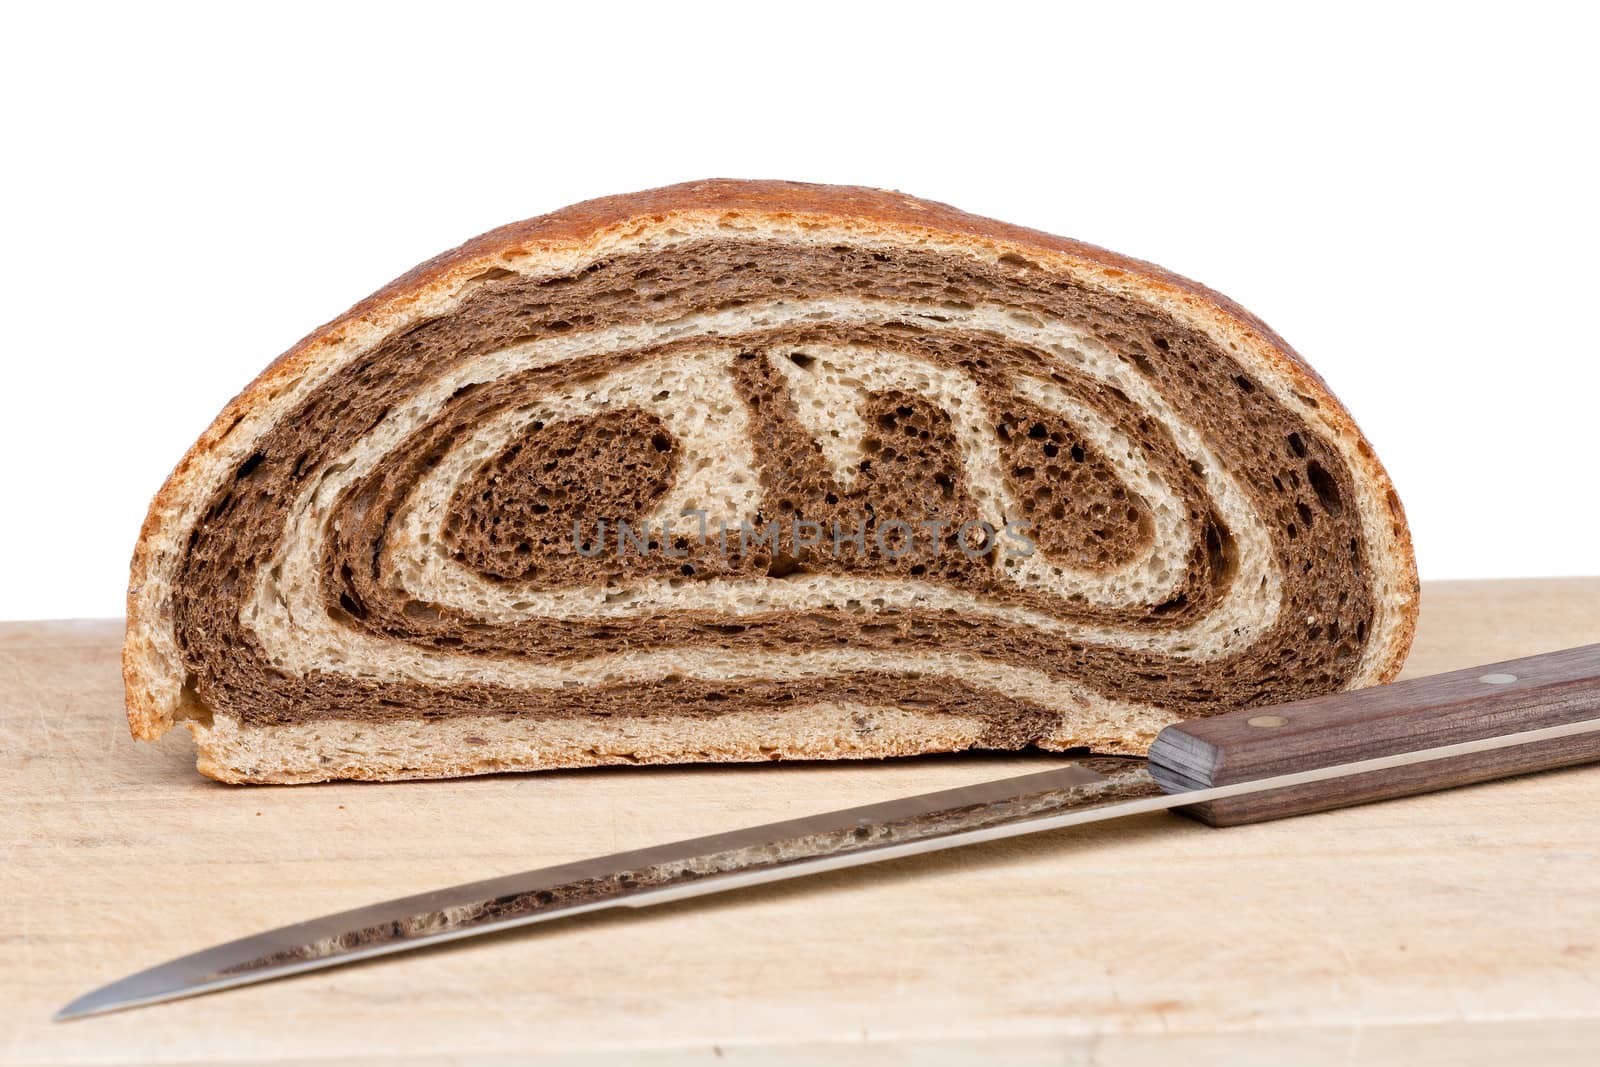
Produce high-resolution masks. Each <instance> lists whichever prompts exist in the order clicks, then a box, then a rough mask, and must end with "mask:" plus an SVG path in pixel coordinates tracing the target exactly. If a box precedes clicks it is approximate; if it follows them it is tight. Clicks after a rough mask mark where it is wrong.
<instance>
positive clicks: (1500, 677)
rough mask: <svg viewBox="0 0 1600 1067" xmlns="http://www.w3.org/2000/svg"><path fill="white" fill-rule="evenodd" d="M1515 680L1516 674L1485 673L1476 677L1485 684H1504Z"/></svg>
mask: <svg viewBox="0 0 1600 1067" xmlns="http://www.w3.org/2000/svg"><path fill="white" fill-rule="evenodd" d="M1516 680H1517V676H1516V675H1514V674H1485V675H1481V676H1479V678H1478V681H1480V682H1482V683H1484V684H1485V685H1506V684H1508V683H1510V682H1514V681H1516Z"/></svg>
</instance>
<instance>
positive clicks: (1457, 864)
mask: <svg viewBox="0 0 1600 1067" xmlns="http://www.w3.org/2000/svg"><path fill="white" fill-rule="evenodd" d="M119 641H120V625H119V624H117V623H113V622H42V623H11V624H4V625H0V682H3V684H0V716H3V717H0V783H3V794H0V804H3V805H4V818H3V820H0V890H3V898H0V899H3V903H4V909H3V912H0V916H3V918H0V922H3V924H4V925H3V927H0V944H3V949H0V1062H3V1063H8V1064H10V1063H16V1064H24V1063H88V1062H93V1063H122V1062H129V1063H147V1062H149V1063H155V1062H162V1063H166V1062H193V1061H205V1062H212V1061H226V1062H262V1061H274V1062H281V1061H295V1062H304V1061H317V1060H323V1061H330V1060H339V1061H344V1062H351V1061H366V1060H372V1061H381V1062H384V1063H394V1062H401V1063H413V1062H435V1061H446V1060H448V1061H449V1062H453V1063H459V1062H478V1061H486V1060H503V1059H504V1058H507V1057H514V1056H520V1055H524V1054H527V1053H545V1054H548V1055H551V1056H553V1057H555V1058H557V1059H560V1060H575V1059H583V1060H585V1062H595V1061H597V1060H598V1061H600V1062H615V1063H677V1062H706V1063H710V1062H712V1061H713V1060H732V1061H738V1060H740V1059H746V1060H748V1059H753V1058H756V1057H758V1056H766V1057H768V1058H779V1059H782V1060H784V1062H809V1061H811V1060H814V1059H819V1058H823V1057H826V1058H827V1059H828V1060H829V1061H830V1062H845V1063H851V1062H857V1061H871V1062H880V1061H893V1062H897V1063H898V1062H904V1061H907V1060H913V1059H914V1060H916V1061H918V1062H923V1061H928V1062H966V1061H971V1060H979V1061H988V1060H991V1059H992V1058H996V1057H1004V1058H1005V1059H1007V1060H1008V1061H1012V1062H1015V1061H1023V1062H1041V1063H1080V1062H1083V1063H1088V1062H1094V1063H1106V1064H1116V1063H1157V1062H1160V1063H1162V1064H1170V1063H1173V1062H1179V1063H1192V1062H1197V1061H1206V1060H1218V1061H1226V1062H1229V1063H1262V1064H1274V1065H1276V1064H1279V1063H1282V1062H1290V1061H1293V1062H1310V1061H1316V1060H1333V1059H1338V1060H1344V1059H1346V1058H1347V1057H1349V1056H1356V1057H1359V1058H1362V1059H1366V1060H1380V1061H1381V1060H1393V1061H1396V1062H1405V1063H1408V1064H1417V1063H1424V1064H1425V1063H1435V1062H1437V1063H1441V1064H1443V1063H1451V1064H1454V1063H1462V1062H1484V1063H1491V1062H1498V1061H1500V1060H1502V1059H1507V1058H1512V1057H1515V1059H1516V1060H1517V1061H1518V1062H1528V1061H1530V1060H1533V1059H1544V1060H1549V1061H1558V1062H1569V1061H1570V1062H1593V1056H1594V1054H1595V1050H1596V1049H1600V766H1595V767H1585V768H1578V769H1574V770H1568V771H1557V772H1553V773H1549V774H1545V775H1541V776H1536V777H1533V778H1526V779H1520V780H1515V781H1507V782H1500V783H1495V784H1491V785H1487V786H1479V787H1474V788H1470V789H1465V790H1459V791H1456V792H1454V793H1448V794H1440V795H1434V796H1429V797H1419V798H1415V799H1411V800H1403V801H1395V802H1391V803H1387V804H1380V805H1373V806H1369V807H1366V808H1360V809H1354V810H1350V811H1343V812H1333V813H1328V814H1324V815H1313V816H1307V817H1304V818H1300V819H1294V820H1289V821H1286V822H1281V823H1271V824H1267V825H1262V826H1247V827H1240V828H1236V829H1230V830H1210V829H1207V828H1205V827H1202V826H1199V825H1197V824H1194V823H1191V822H1188V821H1186V820H1184V819H1182V818H1179V817H1175V816H1170V815H1151V816H1146V817H1141V818H1138V819H1134V820H1128V821H1124V822H1120V823H1112V824H1100V825H1096V826H1091V827H1085V828H1081V829H1078V830H1067V831H1060V832H1057V833H1053V834H1047V835H1039V836H1035V837H1029V838H1022V839H1018V840H1013V841H1006V842H998V843H994V844H991V845H985V846H980V847H975V848H971V849H965V850H960V851H957V852H952V853H942V854H938V855H933V856H924V857H918V858H916V859H913V860H906V861H901V862H898V863H895V864H890V865H883V866H876V867H869V868H864V869H861V870H857V871H846V872H839V873H837V874H833V875H825V876H821V877H818V878H814V879H811V880H809V881H805V882H797V883H789V884H784V885H778V886H771V887H765V888H761V889H755V890H748V891H745V892H742V893H738V894H735V895H731V896H726V897H716V898H711V899H709V900H703V901H693V902H687V903H683V904H678V905H670V906H665V907H661V908H657V909H652V910H648V911H643V912H622V913H612V914H609V915H600V916H593V917H586V918H580V919H576V920H571V921H568V922H565V923H560V924H554V925H551V926H546V927H538V928H534V929H530V930H524V931H518V932H512V933H508V934H505V935H501V936H498V937H493V938H489V939H482V940H478V941H475V942H470V943H467V944H463V945H458V946H451V947H446V948H442V949H436V950H433V951H428V952H423V953H418V954H415V955H412V956H409V957H397V958H392V959H389V960H382V961H375V962H372V963H368V964H364V965H359V966H355V967H348V968H344V969H341V970H336V971H330V972H325V973H321V974H316V975H311V976H307V977H303V978H297V979H291V980H288V981H283V982H278V983H274V984H269V985H264V986H256V987H252V988H249V989H244V990H239V991H235V992H230V993H224V994H221V995H217V996H212V997H205V998H201V999H196V1000H189V1001H183V1002H178V1003H174V1004H168V1005H162V1006H157V1007H152V1008H145V1009H140V1010H136V1011H132V1012H128V1013H124V1014H121V1015H114V1016H106V1017H102V1018H94V1019H88V1020H83V1021H79V1022H73V1023H65V1024H56V1023H52V1022H50V1021H49V1017H50V1015H51V1013H52V1012H53V1011H54V1010H55V1009H56V1008H58V1007H59V1006H60V1005H61V1004H63V1003H64V1002H66V1001H67V1000H68V999H70V998H71V997H73V996H74V995H76V994H78V993H82V992H84V991H85V990H87V989H88V988H89V987H91V986H96V985H99V984H101V983H103V982H106V981H109V980H111V979H114V978H118V977H121V976H122V975H124V974H126V973H128V972H130V971H133V970H136V969H139V968H142V967H145V966H148V965H150V964H153V963H157V962H160V961H162V960H165V959H167V958H169V957H171V956H175V955H178V954H181V953H185V952H189V951H191V950H194V949H197V948H201V947H204V946H206V945H209V944H211V943H213V942H216V941H222V940H226V939H230V938H234V937H238V936H241V935H243V934H248V933H252V932H255V931H256V930H258V929H260V928H262V927H266V926H275V925H278V924H281V923H287V922H292V921H295V920H298V919H302V918H307V917H310V916H312V915H316V914H319V913H322V912H327V911H334V910H338V909H342V908H348V907H354V906H356V905H360V904H365V903H368V902H371V901H373V900H376V899H379V898H383V897H388V896H397V895H400V894H404V893H412V892H416V891H418V890H421V889H426V888H429V887H433V886H438V885H443V884H448V883H451V882H456V881H462V880H466V879H472V878H482V877H486V876H489V875H494V874H501V873H508V872H512V871H517V870H521V869H524V868H527V867H534V866H540V865H543V864H550V863H559V862H563V861H566V860H573V859H577V858H580V857H583V856H586V855H589V854H592V853H596V852H604V851H611V850H615V849H626V848H633V847H637V846H641V845H646V844H650V843H653V842H659V841H663V840H667V839H672V838H677V837H682V836H687V835H693V834H702V833H710V832H714V831H717V830H724V829H731V828H733V827H736V826H739V825H743V824H748V823H753V822H762V821H767V820H770V819H779V818H786V817H790V816H795V815H800V814H805V813H808V812H811V811H814V810H818V809H822V808H831V807H838V806H842V805H849V804H861V803H867V802H869V801H873V800H878V799H882V798H885V797H889V796H893V795H896V794H904V793H914V792H920V791H923V790H928V789H939V788H946V787H949V786H953V785H958V784H962V783H966V782H972V781H977V780H981V779H984V778H989V777H997V776H1000V775H1005V774H1017V773H1024V772H1027V771H1030V770H1042V769H1045V768H1047V767H1051V766H1055V765H1058V764H1059V763H1060V762H1061V761H1060V760H1059V759H1056V758H1053V757H1047V756H1026V755H1025V756H1013V757H995V756H976V757H970V756H957V757H937V758H929V759H918V760H905V761H899V762H893V763H881V764H832V765H826V764H790V765H764V766H756V767H708V768H694V769H670V768H668V769H660V768H639V769H614V770H599V771H580V772H562V773H550V774H542V775H525V776H501V777H494V778H479V779H470V780H462V781H451V782H431V783H410V784H400V785H329V786H302V787H277V788H273V787H228V786H223V785H218V784H216V783H213V782H210V781H207V780H205V779H203V778H200V777H199V776H198V775H197V774H196V773H195V772H194V769H193V767H192V764H191V762H190V759H191V757H190V753H189V751H188V748H187V744H186V742H185V741H184V740H183V739H182V738H181V737H180V736H178V735H176V734H175V735H173V736H171V737H169V738H168V739H167V741H166V742H164V743H163V744H161V745H158V746H150V745H136V744H134V743H133V742H132V741H130V740H129V739H128V734H127V730H126V727H125V725H124V724H123V722H122V719H121V701H122V692H121V683H120V680H119V677H118V670H117V647H118V643H119ZM1593 641H1600V579H1570V580H1560V581H1508V582H1486V583H1446V584H1435V585H1430V586H1427V587H1426V588H1425V592H1424V598H1423V616H1422V625H1421V630H1420V632H1419V634H1418V638H1417V645H1416V650H1415V651H1414V652H1413V654H1412V658H1411V662H1410V664H1409V667H1408V671H1407V673H1408V674H1409V675H1416V674H1426V673H1432V672H1435V671H1442V670H1449V669H1453V668H1457V667H1465V666H1470V665H1472V664H1475V663H1479V662H1484V661H1489V660H1496V659H1504V658H1509V657H1513V656H1521V655H1528V654H1531V653H1535V652H1543V651H1548V650H1551V649H1554V648H1558V647H1562V646H1566V645H1575V644H1583V643H1587V642H1593Z"/></svg>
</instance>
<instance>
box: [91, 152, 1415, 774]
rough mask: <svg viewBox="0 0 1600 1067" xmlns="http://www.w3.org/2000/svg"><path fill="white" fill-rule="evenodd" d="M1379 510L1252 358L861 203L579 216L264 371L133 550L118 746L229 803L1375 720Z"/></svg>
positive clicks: (1054, 244) (864, 194)
mask: <svg viewBox="0 0 1600 1067" xmlns="http://www.w3.org/2000/svg"><path fill="white" fill-rule="evenodd" d="M1416 605H1417V582H1416V571H1415V565H1414V562H1413V559H1412V553H1411V545H1410V540H1409V535H1408V533H1407V530H1406V525H1405V520H1404V517H1403V515H1402V512H1401V508H1400V503H1399V501H1398V499H1397V498H1396V496H1395V493H1394V490H1393V488H1392V486H1391V485H1390V482H1389V478H1388V477H1387V476H1386V474H1385V473H1384V470H1383V468H1382V467H1381V466H1380V465H1379V463H1378V460H1377V458H1376V457H1375V456H1374V454H1373V452H1372V449H1371V448H1370V447H1369V446H1368V444H1367V442H1366V441H1365V440H1364V439H1363V438H1362V436H1361V433H1360V431H1359V430H1358V429H1357V428H1356V426H1355V423H1354V422H1353V421H1352V420H1351V418H1350V416H1349V415H1348V414H1347V413H1346V411H1345V409H1344V408H1343V407H1342V406H1341V405H1340V404H1339V402H1338V401H1337V400H1336V399H1335V398H1334V397H1333V395H1332V394H1331V393H1330V392H1329V391H1328V389H1327V388H1326V386H1325V385H1324V384H1323V382H1322V381H1321V379H1319V378H1318V377H1317V376H1316V374H1315V373H1313V372H1312V371H1311V369H1310V368H1309V367H1307V366H1306V365H1305V364H1304V363H1303V362H1302V361H1301V360H1300V359H1299V358H1298V357H1297V356H1296V355H1295V354H1294V353H1293V352H1292V351H1291V350H1290V349H1289V347H1288V346H1287V345H1286V344H1285V343H1284V342H1283V341H1282V340H1280V339H1279V338H1278V337H1277V335H1275V334H1274V333H1272V332H1271V331H1270V330H1269V329H1268V328H1267V327H1266V326H1265V325H1263V324H1262V323H1261V322H1259V321H1257V320H1256V319H1254V318H1253V317H1251V316H1250V315H1249V314H1248V313H1246V312H1245V311H1243V310H1242V309H1240V308H1239V307H1237V306H1236V305H1234V304H1232V303H1230V302H1229V301H1227V300H1226V299H1224V298H1222V297H1220V296H1218V295H1217V294H1215V293H1212V292H1210V291H1208V290H1206V289H1204V288H1202V287H1200V286H1198V285H1195V284H1194V283H1192V282H1188V281H1185V280H1183V279H1181V278H1178V277H1175V276H1173V275H1171V274H1168V273H1167V272H1165V271H1163V270H1160V269H1159V268H1156V267H1153V266H1150V265H1148V264H1145V263H1140V262H1137V261H1134V260H1130V259H1126V258H1123V257H1121V256H1117V255H1113V254H1110V253H1107V252H1104V251H1101V250H1099V249H1096V248H1091V247H1089V246H1086V245H1082V244H1079V243H1077V242H1074V241H1069V240H1065V239H1062V238H1058V237H1051V236H1048V235H1046V234H1043V233H1038V232H1035V231H1032V230H1026V229H1021V228H1018V227H1015V226H1009V225H1005V224H1001V223H997V222H993V221H990V220H986V219H981V218H977V217H974V216H971V215H967V214H964V213H962V212H959V211H956V210H954V209H952V208H949V207H946V206H944V205H941V204H936V203H931V202H928V201H923V200H917V199H914V198H912V197H908V196H903V195H900V194H898V193H890V192H883V191H879V190H872V189H861V188H846V187H833V186H816V185H800V184H794V183H788V182H740V181H707V182H696V183H691V184H686V185H679V186H673V187H671V188H666V189H658V190H654V191H651V192H646V193H640V194H637V195H633V196H620V197H611V198H607V199H602V200H595V201H590V202H588V203H585V204H580V205H578V206H576V207H572V208H568V209H566V210H564V211H560V212H557V213H555V214H553V215H546V216H544V217H542V218H537V219H532V220H530V221H527V222H522V223H517V224H514V225H511V226H507V227H505V228H502V229H499V230H496V231H494V232H492V233H488V234H485V235H484V236H482V237H479V238H477V239H475V240H473V241H470V242H468V243H467V244H465V245H463V246H461V247H460V248H458V249H456V250H454V251H452V252H448V253H446V254H444V255H443V256H440V257H439V258H437V259H435V260H433V261H431V262H429V263H426V264H424V265H423V266H421V267H418V268H417V269H416V270H414V271H412V272H411V273H409V274H407V275H406V276H405V277H403V278H401V279H399V280H398V281H396V282H394V283H393V284H391V285H389V286H388V287H386V288H384V289H383V290H381V291H380V292H378V293H377V294H375V295H374V296H372V297H370V298H368V299H367V300H365V301H363V302H362V303H360V304H358V305H357V306H356V307H355V308H354V309H352V310H351V311H350V312H349V313H348V314H346V315H344V316H343V317H342V318H340V319H338V320H337V321H335V322H333V323H330V324H329V325H327V326H324V327H322V328H321V329H319V330H317V331H316V332H315V333H313V334H311V335H310V336H309V337H307V338H306V339H305V340H304V341H302V342H300V343H299V344H298V345H296V346H295V347H294V348H293V349H291V350H290V351H289V352H288V353H286V354H285V355H284V356H282V357H281V358H279V359H278V360H277V361H276V362H275V363H273V364H272V365H271V366H270V367H268V368H267V370H266V371H265V373H263V374H262V375H261V376H260V377H259V378H258V379H256V381H255V382H254V383H252V384H251V385H250V386H249V388H247V389H246V390H245V391H244V392H243V393H242V394H240V396H239V397H238V398H237V399H235V400H234V401H233V402H232V403H231V404H230V405H228V407H227V408H226V410H224V411H223V412H222V414H221V415H219V416H218V417H217V420H216V421H215V422H214V423H213V424H212V426H211V428H210V429H209V430H207V431H206V433H205V435H204V436H203V437H201V439H200V440H199V441H198V442H197V443H196V444H195V445H194V447H193V448H192V449H190V451H189V453H188V455H186V456H185V457H184V458H183V460H182V462H181V463H180V464H179V465H178V467H177V469H176V471H174V473H173V474H172V476H171V478H170V479H169V480H168V481H167V484H166V485H165V486H164V487H163V488H162V490H161V492H160V493H159V495H158V496H157V497H156V499H155V502H154V503H153V504H152V506H151V509H150V513H149V517H148V519H147V520H146V522H145V525H144V529H143V531H142V533H141V535H140V539H139V544H138V547H137V549H136V552H135V555H134V559H133V568H132V580H131V585H130V588H129V592H128V630H127V640H126V644H125V646H124V651H123V664H124V675H125V680H126V683H127V706H128V719H129V722H130V724H131V726H132V729H133V733H134V734H135V736H137V737H140V738H143V739H147V740H153V739H155V738H157V737H160V736H161V735H162V734H163V733H165V732H166V731H167V730H168V729H169V728H171V727H172V726H173V725H174V724H175V723H182V724H183V725H185V726H187V727H188V728H189V729H190V731H191V732H192V733H193V735H194V737H195V739H196V741H197V745H198V753H199V767H200V769H201V771H203V772H204V773H206V774H208V775H211V776H213V777H216V778H220V779H224V780H227V781H237V782H309V781H318V780H325V779H334V778H362V779H398V778H421V777H438V776H446V775H462V774H477V773H485V772H492V771H508V770H534V769H540V768H552V767H578V766H587V765H594V764H618V763H672V762H686V761H724V760H776V759H832V758H843V757H879V756H892V755H902V754H910V753H921V752H944V751H951V750H957V749H967V748H998V749H1016V748H1022V747H1025V746H1029V745H1035V746H1040V747H1043V748H1047V749H1069V748H1078V747H1086V748H1089V749H1092V750H1094V751H1097V752H1103V753H1113V754H1130V753H1142V752H1143V751H1144V749H1145V748H1146V746H1147V745H1148V744H1149V743H1150V741H1151V740H1152V738H1153V737H1154V736H1155V734H1156V733H1157V731H1159V730H1160V729H1161V728H1162V727H1163V726H1165V725H1167V724H1168V723H1170V722H1173V721H1175V720H1178V719H1183V718H1187V717H1191V716H1198V715H1207V714H1212V713H1215V712H1219V711H1223V710H1226V709H1230V708H1237V707H1242V706H1251V705H1260V704H1270V703H1277V702H1281V701H1286V700H1292V699H1296V698H1300V697H1306V696H1311V695H1314V694H1319V693H1325V692H1329V691H1332V690H1338V689H1344V688H1350V687H1356V686H1365V685H1371V684H1374V683H1377V682H1383V681H1386V680H1388V679H1390V678H1392V677H1393V676H1394V674H1395V673H1396V672H1397V671H1398V669H1399V667H1400V665H1401V661H1402V660H1403V658H1404V656H1405V653H1406V651H1407V648H1408V645H1409V643H1410V639H1411V633H1412V627H1413V622H1414V618H1415V613H1416Z"/></svg>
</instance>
